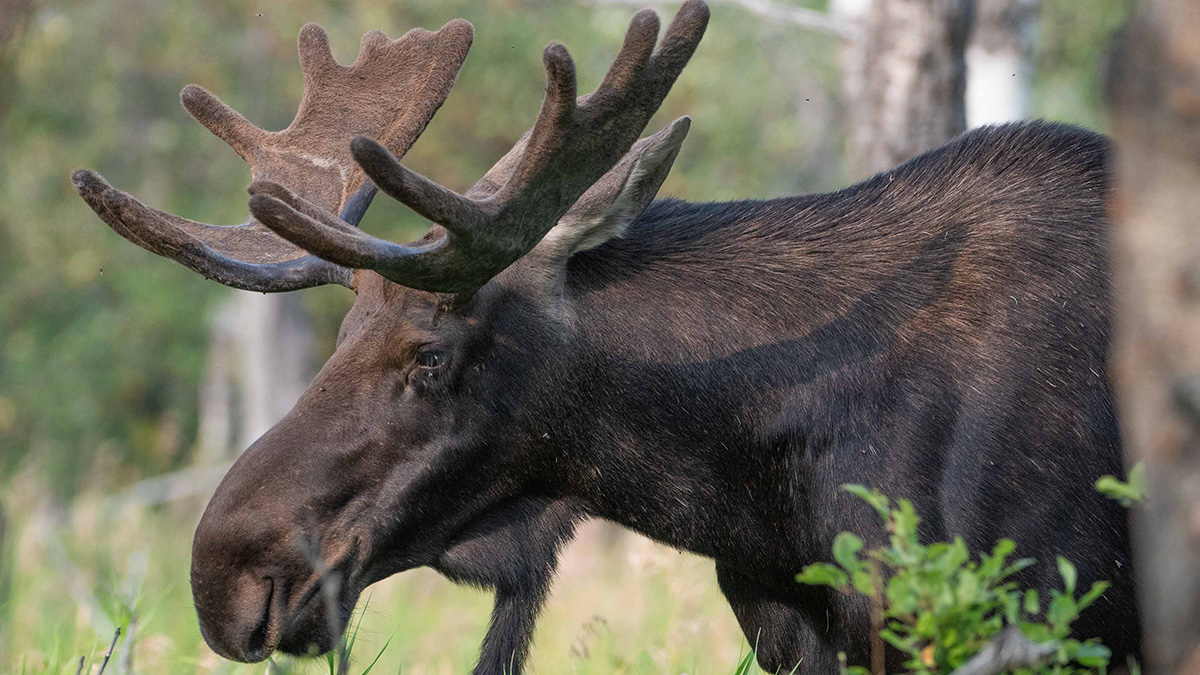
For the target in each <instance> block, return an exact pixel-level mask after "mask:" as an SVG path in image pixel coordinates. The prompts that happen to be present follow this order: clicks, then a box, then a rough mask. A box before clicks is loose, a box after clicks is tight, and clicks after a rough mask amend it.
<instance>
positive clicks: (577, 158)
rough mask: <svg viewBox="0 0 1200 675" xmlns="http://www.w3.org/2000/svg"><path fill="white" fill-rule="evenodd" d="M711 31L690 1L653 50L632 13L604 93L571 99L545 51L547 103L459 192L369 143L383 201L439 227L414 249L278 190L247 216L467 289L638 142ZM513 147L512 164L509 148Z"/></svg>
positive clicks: (653, 34) (511, 256) (643, 15)
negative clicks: (315, 212)
mask: <svg viewBox="0 0 1200 675" xmlns="http://www.w3.org/2000/svg"><path fill="white" fill-rule="evenodd" d="M707 24H708V6H707V5H705V4H704V2H702V0H688V1H687V2H685V3H684V5H683V7H682V8H681V9H680V10H679V13H678V14H677V15H676V16H675V19H674V20H673V21H672V22H671V25H670V27H669V28H668V29H667V32H666V35H665V36H664V38H663V41H662V44H661V45H659V47H658V49H657V50H656V49H655V48H654V47H655V41H656V39H657V37H658V27H659V26H658V15H657V14H655V13H654V12H653V11H651V10H648V9H647V10H642V11H640V12H638V13H637V14H636V15H635V16H634V17H633V20H632V21H631V22H630V24H629V30H628V32H627V33H626V35H625V43H624V45H623V46H622V48H621V52H620V53H619V54H618V55H617V58H616V60H615V61H613V64H612V66H611V67H610V68H609V71H608V74H607V75H606V76H605V78H604V81H603V82H602V83H601V84H600V87H599V88H598V89H596V91H595V92H594V93H592V94H591V95H590V96H585V97H581V98H580V99H579V100H578V101H577V100H576V98H575V66H574V63H573V62H572V60H571V57H570V55H569V54H568V53H567V50H566V48H565V47H563V46H562V45H561V44H559V43H557V42H554V43H551V44H550V45H549V46H548V47H546V50H545V53H544V55H543V61H544V63H545V66H546V75H547V83H546V98H545V101H544V102H543V104H542V110H541V113H540V114H539V115H538V119H537V122H536V124H535V125H534V127H533V129H532V130H531V131H530V132H529V133H528V134H527V135H526V137H525V138H524V139H522V141H521V142H520V143H519V145H523V146H524V147H518V148H514V150H513V151H512V152H510V153H509V154H508V155H506V156H505V158H504V159H501V160H500V162H499V163H498V164H497V166H496V167H495V168H493V170H492V171H489V172H488V174H487V175H486V176H485V177H484V178H483V179H481V180H480V181H479V182H478V183H477V184H476V186H475V187H474V188H472V190H470V191H468V193H467V194H466V195H465V196H463V195H459V194H457V193H455V192H452V191H450V190H448V189H446V188H444V187H442V186H440V185H438V184H436V183H434V182H432V181H430V180H429V179H427V178H425V177H423V176H421V175H419V174H417V173H414V172H412V171H409V170H408V169H406V168H404V167H403V166H402V165H401V164H400V163H399V162H398V161H397V160H396V158H395V157H394V156H393V155H392V154H391V153H389V152H388V150H387V149H386V148H385V147H383V146H382V145H380V144H379V143H377V142H375V141H372V140H371V139H369V138H365V137H358V138H355V139H354V142H353V143H352V145H351V148H352V151H353V153H354V158H355V159H356V160H358V163H359V164H360V165H361V166H362V167H363V169H365V170H366V172H367V174H368V175H369V176H370V177H371V179H372V180H373V181H375V184H376V185H378V186H379V188H380V189H382V190H383V191H384V192H386V193H387V194H389V195H391V196H392V197H394V198H395V199H397V200H399V201H401V202H403V203H404V204H406V205H407V206H408V207H409V208H411V209H413V210H414V211H416V212H417V213H419V214H421V215H422V216H424V217H425V218H428V219H429V220H432V221H433V222H435V223H437V225H439V226H440V227H434V228H432V229H431V230H430V231H429V232H428V233H427V234H426V235H425V236H424V237H423V238H422V239H420V240H419V241H417V242H414V243H412V244H409V245H400V244H394V243H392V242H388V241H384V240H382V239H377V238H375V237H372V236H370V235H367V234H365V233H363V232H361V231H358V230H348V229H346V228H339V227H334V226H333V224H332V223H330V222H328V219H320V218H313V217H312V216H311V214H306V213H305V211H311V209H307V208H306V207H305V204H304V203H303V202H302V201H301V200H298V199H297V198H296V197H295V196H294V195H291V194H290V193H289V192H288V191H287V190H286V189H283V188H281V187H280V186H279V185H273V184H270V183H268V182H264V181H256V182H255V183H253V184H251V186H250V192H251V193H252V194H253V195H254V196H253V197H251V199H250V211H251V212H252V213H253V214H254V215H255V216H256V217H257V218H258V219H259V220H261V221H262V222H263V224H265V225H266V226H267V227H270V228H271V229H272V230H274V231H275V232H277V233H279V234H280V235H281V236H282V237H283V238H285V239H287V240H288V241H291V242H293V243H294V244H296V245H297V246H300V247H301V248H304V249H305V250H307V251H311V252H312V253H314V254H316V255H318V256H320V257H321V258H324V259H325V260H329V261H331V262H334V263H337V264H339V265H345V266H347V267H355V268H368V269H373V270H375V271H377V272H379V273H380V274H381V275H383V276H385V277H387V278H388V279H391V280H392V281H395V282H397V283H400V284H403V285H405V286H409V287H412V288H418V289H422V290H426V291H434V292H450V293H468V292H471V291H474V290H475V289H477V288H479V287H480V286H482V285H483V284H485V283H487V281H488V280H489V279H491V278H492V277H493V276H494V275H495V274H497V273H498V272H500V271H501V270H503V269H504V268H505V267H507V266H509V265H511V264H512V263H513V262H515V261H516V260H517V259H518V258H520V257H521V256H523V255H524V254H525V253H528V252H529V251H530V250H532V249H533V247H534V246H536V245H537V243H538V242H539V241H540V240H541V239H542V237H544V236H545V235H546V233H547V232H548V231H549V230H550V229H551V228H553V227H554V225H555V224H556V223H557V222H558V220H559V218H561V217H562V216H563V214H565V213H566V212H567V210H568V209H570V208H571V205H572V204H574V203H575V201H576V200H577V199H579V197H580V196H581V195H583V194H584V192H585V191H587V189H588V188H589V187H590V186H591V185H592V184H593V183H595V182H596V181H597V180H598V179H599V178H600V177H601V176H603V175H604V174H605V173H606V172H607V171H609V170H610V169H611V168H612V167H613V166H614V165H615V164H616V163H617V162H618V161H620V160H621V158H622V157H623V156H624V155H625V153H626V152H627V151H628V150H629V149H630V147H631V146H632V145H633V143H634V141H636V140H637V138H638V136H639V135H640V134H641V132H642V130H643V129H645V127H646V124H647V123H648V122H649V121H650V117H651V116H652V115H653V114H654V112H655V111H656V110H657V109H658V106H659V105H660V104H661V103H662V101H663V99H664V98H665V97H666V95H667V92H668V91H669V90H670V88H671V85H672V84H674V82H675V80H676V78H677V77H678V76H679V73H680V72H681V71H682V70H683V67H684V65H686V64H687V62H688V59H689V58H691V55H692V52H694V51H695V49H696V45H697V44H698V43H699V42H700V38H701V37H702V36H703V35H704V29H705V27H706V26H707ZM517 152H519V153H520V154H519V160H518V159H516V157H517V155H516V154H515V153H517Z"/></svg>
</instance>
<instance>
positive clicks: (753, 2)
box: [592, 0, 858, 40]
mask: <svg viewBox="0 0 1200 675" xmlns="http://www.w3.org/2000/svg"><path fill="white" fill-rule="evenodd" d="M708 1H709V2H710V3H711V4H714V5H729V6H731V7H737V8H740V9H743V10H745V11H747V12H749V13H751V14H753V15H755V16H758V17H762V18H764V19H770V20H772V21H786V22H788V23H791V24H794V25H796V26H800V27H801V28H807V29H809V30H815V31H818V32H821V33H827V34H829V35H833V36H835V37H838V38H841V39H843V40H852V39H854V38H855V37H857V35H858V31H857V30H856V28H855V26H854V25H853V24H852V23H850V22H848V21H844V20H841V19H838V18H837V17H835V16H833V15H831V14H828V13H826V12H819V11H817V10H815V9H809V8H807V7H792V6H791V5H781V4H779V3H776V2H771V0H708ZM592 2H593V3H594V4H597V5H637V6H639V7H642V6H645V5H667V4H675V3H674V1H673V0H592Z"/></svg>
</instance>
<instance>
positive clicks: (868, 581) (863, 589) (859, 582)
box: [850, 569, 876, 597]
mask: <svg viewBox="0 0 1200 675" xmlns="http://www.w3.org/2000/svg"><path fill="white" fill-rule="evenodd" d="M850 583H851V584H853V585H854V590H856V591H858V592H859V593H862V594H863V595H869V596H871V597H874V596H875V593H876V588H875V580H874V579H873V578H872V577H871V573H870V572H867V571H866V570H865V569H860V570H854V573H853V574H851V575H850Z"/></svg>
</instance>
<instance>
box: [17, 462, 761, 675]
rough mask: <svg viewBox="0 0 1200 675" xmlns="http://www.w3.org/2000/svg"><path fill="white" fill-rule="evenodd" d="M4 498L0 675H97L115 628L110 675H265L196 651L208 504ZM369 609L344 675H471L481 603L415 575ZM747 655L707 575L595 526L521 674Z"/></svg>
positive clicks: (308, 666) (720, 666)
mask: <svg viewBox="0 0 1200 675" xmlns="http://www.w3.org/2000/svg"><path fill="white" fill-rule="evenodd" d="M12 485H13V488H12V490H11V491H9V492H8V494H6V495H5V496H4V507H5V509H6V511H7V512H8V516H9V519H10V521H11V525H10V527H9V535H8V537H7V539H8V542H7V545H6V546H5V550H4V551H2V552H0V673H19V674H26V675H42V674H53V675H59V674H60V673H61V674H66V675H72V674H73V673H75V672H76V669H77V668H78V665H79V659H80V657H81V656H84V657H86V661H87V664H88V665H87V667H86V668H85V669H84V671H83V672H85V673H88V672H90V673H95V672H96V670H97V669H98V667H99V666H98V664H99V661H98V659H97V656H98V655H100V656H102V655H103V654H104V651H105V650H106V649H107V647H108V645H109V641H110V640H111V639H112V636H113V633H114V631H115V630H116V629H117V628H118V627H120V628H122V629H123V630H124V634H123V635H122V636H121V638H120V640H119V642H118V644H117V645H116V650H115V653H114V655H113V657H112V659H113V663H111V664H110V665H109V666H108V670H107V671H106V674H115V673H121V672H124V671H123V668H125V667H127V666H128V665H129V664H132V666H133V670H134V671H135V672H137V673H144V674H149V673H152V674H156V675H157V674H159V673H164V674H172V675H174V674H180V675H182V674H187V675H205V674H214V675H215V674H221V675H238V674H242V673H256V674H258V675H261V674H262V673H264V671H265V670H267V669H266V668H264V666H263V665H262V664H258V665H254V666H244V665H240V664H233V663H230V662H227V661H224V660H223V659H221V658H220V657H218V656H216V654H214V653H213V652H212V651H211V650H209V649H208V647H207V646H205V645H204V643H203V640H202V639H201V638H200V633H199V629H198V627H197V625H196V618H195V612H194V610H193V609H192V604H191V592H190V589H189V587H188V565H189V560H190V545H191V534H192V531H193V529H194V527H195V523H196V522H197V520H198V518H199V513H200V510H201V509H202V508H203V500H202V499H196V500H182V501H178V502H175V503H172V504H169V505H166V506H159V507H152V508H145V507H137V506H132V505H128V504H125V505H121V504H112V503H106V502H105V501H104V500H103V499H102V498H101V497H99V496H84V497H81V498H80V499H79V500H77V502H76V503H75V504H73V505H71V507H70V508H67V509H55V508H53V507H51V506H50V505H49V502H48V501H46V500H44V499H43V498H42V497H41V496H40V495H41V494H43V492H42V491H41V490H40V489H39V487H38V486H37V485H36V484H33V483H32V482H31V481H20V480H17V481H14V482H13V483H12ZM368 595H369V598H370V599H369V603H368V602H365V601H364V602H363V603H362V604H361V605H360V609H359V611H358V612H357V613H356V618H355V623H354V626H355V628H354V630H353V631H352V632H351V633H350V635H348V636H347V638H346V639H347V647H348V651H349V653H350V662H349V668H348V673H350V674H351V675H368V673H374V674H379V673H389V674H390V673H398V672H403V673H404V674H405V675H441V674H443V673H446V674H450V673H455V674H459V673H466V672H470V670H471V668H472V667H473V665H474V662H475V657H476V655H477V650H478V646H479V641H480V640H481V639H482V637H483V633H484V630H485V629H486V626H487V621H488V616H489V612H490V609H491V596H490V595H489V594H488V593H485V592H482V591H478V590H474V589H469V588H463V587H458V586H455V585H453V584H451V583H450V582H448V581H446V580H444V579H442V578H441V577H440V576H438V575H437V574H436V573H434V572H432V571H429V570H414V571H412V572H408V573H405V574H401V575H397V576H396V577H393V578H391V579H388V580H386V581H384V582H381V583H379V584H376V585H375V586H373V587H372V588H371V590H370V591H368ZM364 597H366V596H364ZM749 651H750V648H749V645H747V644H746V642H745V640H744V639H743V637H742V634H741V631H740V630H739V629H738V627H737V623H736V621H735V620H734V618H733V615H732V613H731V612H730V610H729V608H728V606H727V605H726V603H725V601H724V599H723V598H722V597H721V595H720V592H719V591H718V589H717V584H716V579H715V575H714V573H713V565H712V563H711V561H707V560H704V559H701V558H699V557H696V556H693V555H690V554H684V553H679V552H677V551H674V550H671V549H667V548H664V547H662V546H659V545H656V544H653V543H651V542H649V541H648V540H646V539H643V538H641V537H638V536H635V535H632V534H628V533H625V532H619V531H617V530H615V529H614V528H613V527H612V526H606V525H603V524H598V523H596V524H589V525H588V526H586V527H585V528H584V529H583V531H582V532H581V533H580V537H579V538H578V540H577V541H576V542H575V543H574V544H573V545H572V546H571V547H570V548H569V549H568V551H567V553H566V556H565V558H564V561H563V565H562V570H561V572H560V574H559V577H558V580H557V582H556V584H555V588H554V593H553V595H552V597H551V599H550V601H549V602H548V603H547V606H546V609H545V611H544V612H543V616H542V620H541V621H540V622H539V629H538V632H537V634H536V636H535V641H534V646H533V652H532V654H531V656H530V659H529V663H528V666H527V672H529V673H572V674H578V675H592V674H600V673H603V674H604V675H609V674H612V673H620V674H622V675H640V674H643V673H644V674H646V675H649V674H651V673H653V674H654V675H660V674H662V673H676V674H679V673H688V674H689V675H723V674H727V673H730V672H736V673H737V675H745V674H748V673H750V672H752V671H751V670H748V668H753V667H754V666H753V659H750V660H749V661H747V660H745V658H744V657H745V655H746V654H747V653H748V652H749ZM735 669H736V671H735ZM331 670H332V671H333V672H335V673H336V672H337V663H336V658H335V660H332V661H329V660H326V659H309V660H306V661H304V662H296V661H293V660H290V659H287V658H281V659H278V660H276V661H275V662H274V665H271V666H270V671H268V672H272V673H281V674H282V673H328V672H331Z"/></svg>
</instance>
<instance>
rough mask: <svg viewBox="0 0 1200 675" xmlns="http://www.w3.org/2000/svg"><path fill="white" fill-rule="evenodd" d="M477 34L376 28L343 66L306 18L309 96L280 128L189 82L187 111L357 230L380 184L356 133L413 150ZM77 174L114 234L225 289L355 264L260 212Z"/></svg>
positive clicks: (283, 284) (303, 49)
mask: <svg viewBox="0 0 1200 675" xmlns="http://www.w3.org/2000/svg"><path fill="white" fill-rule="evenodd" d="M472 37H473V29H472V27H471V24H470V23H468V22H466V21H463V20H461V19H458V20H455V21H451V22H450V23H447V24H446V25H445V26H443V27H442V29H441V30H439V31H438V32H436V33H434V32H430V31H426V30H420V29H414V30H411V31H409V32H408V33H406V34H405V35H404V36H403V37H401V38H400V39H398V40H389V39H388V38H387V36H385V35H384V34H383V33H381V32H380V31H371V32H369V33H367V34H366V35H364V36H363V39H362V43H361V45H360V47H359V53H358V58H357V59H356V60H355V61H354V63H353V64H351V65H350V66H342V65H340V64H338V63H337V61H335V60H334V58H333V55H332V54H331V53H330V51H329V39H328V37H327V36H326V34H325V31H324V30H322V29H321V27H320V26H318V25H316V24H313V23H310V24H306V25H305V26H304V27H303V28H301V29H300V36H299V52H300V69H301V71H302V72H303V75H304V96H303V98H302V100H301V101H300V109H299V111H298V112H297V113H296V118H295V119H294V120H293V121H292V123H291V125H289V126H288V128H286V129H284V130H283V131H278V132H270V131H264V130H262V129H260V128H258V127H256V126H254V125H253V124H252V123H250V122H249V121H248V120H247V119H246V118H245V117H242V116H241V115H240V114H238V113H237V112H236V111H234V110H233V109H232V108H230V107H229V106H227V105H225V104H224V103H222V102H221V101H220V100H219V99H218V98H217V97H216V96H214V95H212V94H211V93H209V92H208V91H207V90H205V89H204V88H202V87H199V86H196V85H188V86H187V87H186V88H184V90H183V92H182V93H181V94H180V99H181V101H182V103H183V107H184V108H185V109H186V110H187V111H188V112H189V113H190V114H191V115H192V117H194V118H196V120H197V121H198V122H200V123H201V124H203V125H204V126H205V127H206V128H207V129H208V130H209V131H211V132H212V133H213V134H214V135H216V136H217V137H219V138H220V139H221V140H223V141H225V142H226V143H228V144H229V146H230V147H232V148H233V149H234V150H235V151H236V152H237V153H238V154H239V155H241V157H242V158H243V159H245V160H246V162H247V163H248V164H249V165H250V172H251V175H252V177H253V178H254V179H258V180H270V181H274V182H276V183H279V184H282V185H287V186H289V187H290V188H291V189H293V190H296V191H298V192H299V193H301V194H303V195H304V196H305V197H306V198H307V199H308V200H309V201H310V202H311V204H312V205H314V206H315V207H316V208H318V209H321V210H325V211H330V212H332V213H339V212H340V213H341V214H342V217H343V218H344V219H346V220H347V221H349V222H350V223H351V224H353V225H357V223H358V221H359V219H361V218H362V215H363V213H364V212H365V211H366V208H367V206H368V205H369V204H370V201H371V198H372V197H373V196H374V187H373V186H372V185H371V184H370V183H367V182H366V176H365V175H364V174H363V172H362V170H361V169H359V167H358V166H357V165H356V164H355V162H354V160H353V158H352V157H351V155H350V151H349V142H350V139H352V138H354V137H356V136H359V135H364V134H365V135H370V136H373V137H376V138H379V139H380V140H381V142H382V143H384V144H385V145H386V146H387V148H388V149H389V150H390V151H391V152H394V153H396V154H397V155H401V156H402V155H403V154H404V153H405V152H407V151H408V149H409V147H411V146H412V144H413V143H414V142H415V141H416V140H417V137H418V136H420V134H421V132H422V131H423V130H424V129H425V126H426V125H427V124H428V123H429V120H430V118H432V117H433V114H434V113H435V112H436V111H437V109H438V108H439V107H441V105H442V102H443V101H445V100H446V96H447V95H448V94H449V92H450V87H451V86H452V85H453V83H454V79H455V77H457V75H458V71H459V68H460V67H462V63H463V60H464V59H465V58H466V55H467V50H468V49H469V48H470V46H471V40H472ZM72 181H73V182H74V184H75V189H76V190H77V191H78V192H79V194H80V196H82V197H83V198H84V200H85V201H87V203H88V205H89V206H91V207H92V210H93V211H95V212H96V213H97V214H98V215H99V216H100V218H101V219H103V220H104V222H106V223H107V224H108V225H109V226H110V227H111V228H112V229H113V230H115V231H116V232H117V233H118V234H120V235H121V236H123V237H125V238H126V239H128V240H130V241H132V242H133V243H135V244H137V245H139V246H141V247H142V248H145V249H147V250H149V251H152V252H154V253H157V254H159V255H162V256H165V257H168V258H172V259H174V260H177V261H178V262H180V263H182V264H184V265H186V266H188V267H190V268H192V269H193V270H196V271H197V272H200V273H201V274H203V275H204V276H206V277H209V278H211V279H215V280H217V281H219V282H221V283H223V284H225V285H227V286H233V287H235V288H242V289H245V290H252V291H262V292H272V291H290V290H294V289H298V288H306V287H309V286H316V285H320V284H326V283H342V284H348V283H349V270H346V269H345V268H342V267H338V266H336V265H333V264H330V263H329V262H326V261H324V260H320V259H318V258H315V257H313V256H311V255H309V254H308V253H307V252H306V251H303V250H301V249H299V248H297V247H295V246H293V245H292V244H290V243H289V242H287V241H284V240H283V239H280V238H279V237H278V236H276V235H275V234H274V233H272V232H271V231H270V230H268V229H267V228H265V227H263V226H262V225H261V224H260V223H259V222H257V221H256V220H255V219H254V218H250V219H249V220H248V221H247V222H245V223H243V224H241V225H235V226H227V227H222V226H215V225H207V224H205V223H199V222H196V221H193V220H188V219H186V218H181V217H179V216H176V215H173V214H170V213H166V212H164V211H159V210H158V209H154V208H151V207H149V206H146V205H145V204H143V203H141V202H139V201H138V200H136V199H134V198H133V197H132V196H130V195H128V194H126V193H124V192H121V191H120V190H117V189H115V188H113V187H112V186H110V185H109V184H108V183H107V182H106V181H105V180H104V179H103V178H102V177H100V175H98V174H96V173H94V172H91V171H86V170H80V171H76V172H75V173H74V174H73V175H72ZM339 223H340V221H339ZM339 226H340V227H343V228H345V229H347V230H353V229H354V228H352V227H350V225H347V224H345V223H340V225H339Z"/></svg>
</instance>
